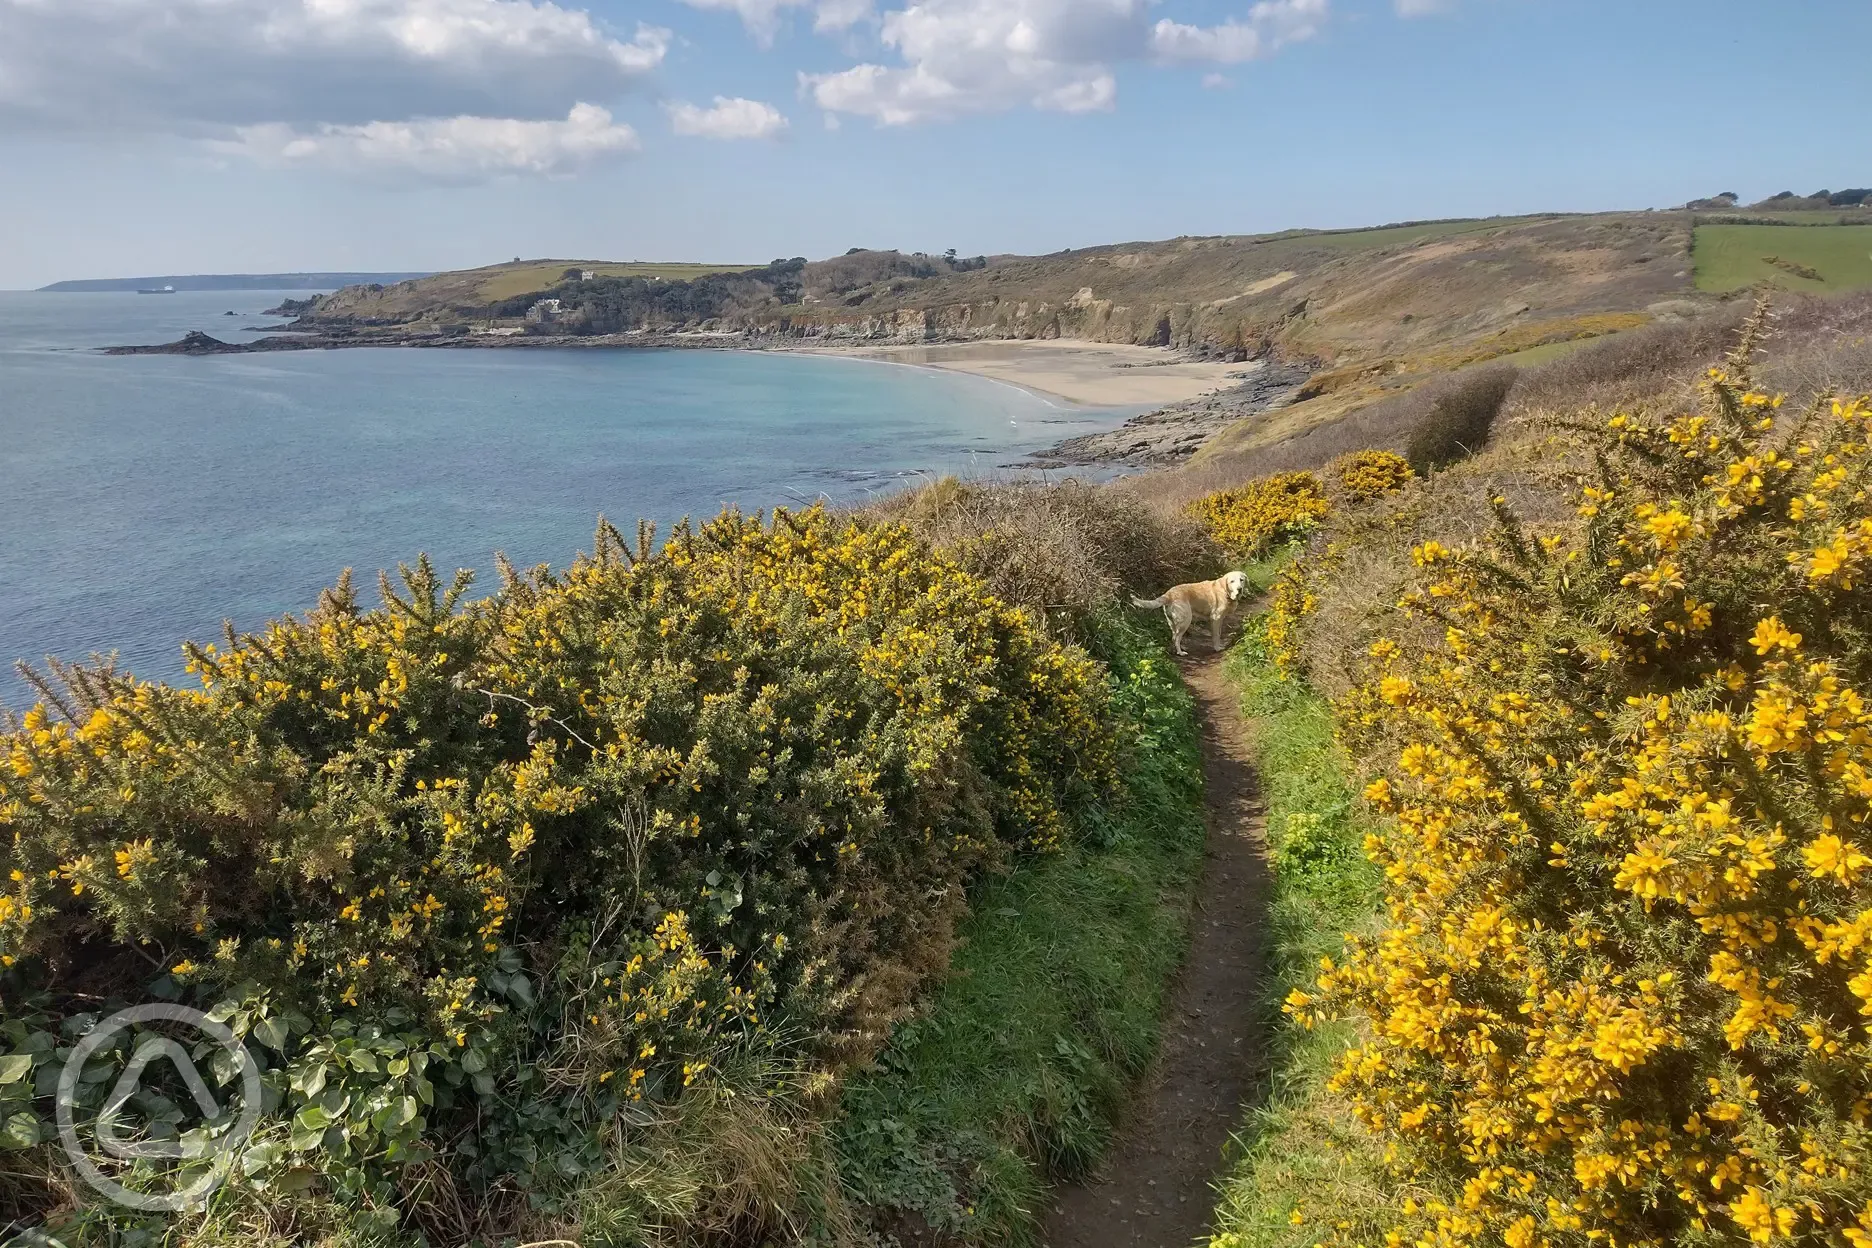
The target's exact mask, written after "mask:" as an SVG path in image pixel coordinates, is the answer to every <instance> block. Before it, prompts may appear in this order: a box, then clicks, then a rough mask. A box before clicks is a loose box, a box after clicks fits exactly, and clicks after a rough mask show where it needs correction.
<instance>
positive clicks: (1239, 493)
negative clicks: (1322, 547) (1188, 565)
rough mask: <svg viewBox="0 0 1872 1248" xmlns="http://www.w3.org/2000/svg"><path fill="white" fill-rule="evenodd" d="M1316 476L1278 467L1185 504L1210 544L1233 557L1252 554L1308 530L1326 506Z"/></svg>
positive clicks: (1323, 513) (1309, 530) (1321, 514)
mask: <svg viewBox="0 0 1872 1248" xmlns="http://www.w3.org/2000/svg"><path fill="white" fill-rule="evenodd" d="M1330 509H1331V508H1330V506H1329V504H1328V503H1327V501H1326V494H1325V492H1324V491H1323V490H1322V489H1321V488H1320V483H1319V478H1317V477H1315V476H1314V475H1313V474H1312V473H1310V472H1282V473H1276V474H1275V475H1274V476H1271V477H1262V478H1261V479H1260V480H1257V481H1250V482H1249V483H1248V484H1247V485H1244V486H1242V487H1240V488H1239V489H1234V490H1220V491H1217V492H1216V493H1214V494H1209V495H1206V496H1204V497H1202V498H1199V499H1197V500H1196V501H1195V502H1194V503H1192V504H1190V512H1191V514H1193V515H1194V516H1195V517H1196V518H1197V519H1198V520H1201V521H1202V522H1203V524H1205V525H1206V526H1208V529H1209V533H1210V536H1212V537H1213V538H1215V540H1216V543H1217V544H1218V545H1219V546H1221V547H1222V548H1223V549H1224V550H1226V551H1228V552H1229V553H1230V554H1231V555H1234V556H1236V557H1237V558H1244V559H1245V558H1253V557H1254V556H1256V555H1258V554H1260V553H1261V552H1262V551H1264V550H1266V549H1267V548H1268V547H1269V546H1270V545H1272V544H1274V543H1275V542H1277V541H1282V540H1285V539H1288V538H1295V537H1300V536H1303V535H1304V534H1306V533H1309V532H1311V531H1312V530H1313V529H1314V528H1315V527H1316V526H1317V525H1318V524H1319V522H1320V521H1321V520H1324V519H1325V518H1326V513H1327V512H1328V511H1329V510H1330Z"/></svg>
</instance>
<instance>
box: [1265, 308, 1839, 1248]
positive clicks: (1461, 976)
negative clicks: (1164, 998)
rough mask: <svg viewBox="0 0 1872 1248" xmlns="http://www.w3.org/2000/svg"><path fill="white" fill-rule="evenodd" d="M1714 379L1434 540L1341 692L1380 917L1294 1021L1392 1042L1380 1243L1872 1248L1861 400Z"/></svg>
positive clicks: (1600, 431) (1373, 1103)
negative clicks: (1544, 496) (1385, 1222)
mask: <svg viewBox="0 0 1872 1248" xmlns="http://www.w3.org/2000/svg"><path fill="white" fill-rule="evenodd" d="M1704 394H1705V401H1704V403H1703V404H1702V405H1701V408H1700V410H1696V411H1692V412H1689V413H1687V414H1684V415H1680V416H1677V417H1675V418H1673V419H1670V420H1667V421H1663V422H1661V423H1659V422H1653V421H1651V420H1648V419H1645V418H1642V417H1640V416H1634V415H1620V416H1618V417H1616V418H1614V419H1613V420H1611V421H1610V423H1609V425H1596V426H1593V427H1591V428H1588V429H1582V430H1580V431H1579V432H1580V436H1583V437H1586V438H1589V439H1590V440H1591V449H1592V451H1593V452H1594V454H1595V455H1596V458H1597V462H1598V467H1597V470H1596V471H1595V473H1594V474H1593V476H1592V477H1591V478H1590V479H1589V480H1585V481H1582V482H1581V483H1580V490H1579V503H1578V515H1577V517H1576V518H1575V520H1574V521H1573V522H1572V523H1570V524H1565V525H1561V526H1557V527H1556V528H1555V529H1554V530H1553V531H1550V532H1546V533H1533V532H1529V531H1526V530H1525V529H1523V527H1522V526H1521V525H1520V524H1519V523H1518V522H1517V521H1516V520H1515V518H1514V517H1513V516H1512V515H1511V514H1510V513H1509V512H1508V511H1507V509H1506V507H1505V506H1504V507H1502V508H1501V515H1500V525H1499V528H1498V531H1497V532H1496V533H1495V535H1494V536H1493V537H1492V538H1490V539H1489V540H1487V541H1485V542H1483V543H1481V544H1480V545H1479V546H1477V547H1475V548H1471V549H1464V550H1461V551H1451V550H1448V549H1445V548H1444V547H1443V546H1442V545H1440V544H1439V543H1436V542H1425V543H1422V544H1421V545H1419V546H1418V547H1417V548H1416V549H1415V551H1414V552H1413V554H1414V558H1415V560H1416V563H1417V565H1418V567H1419V569H1420V571H1419V575H1418V579H1417V584H1416V586H1415V588H1414V589H1413V590H1412V592H1410V593H1409V594H1408V596H1407V597H1406V598H1405V599H1404V601H1403V603H1402V604H1401V608H1402V610H1401V613H1400V615H1399V616H1398V618H1397V620H1396V622H1395V627H1394V628H1392V629H1391V630H1390V631H1389V634H1388V635H1387V636H1385V637H1383V638H1381V639H1380V640H1379V641H1378V642H1377V643H1376V644H1374V645H1373V646H1372V647H1371V653H1370V656H1369V666H1368V669H1367V671H1366V672H1365V674H1364V679H1363V680H1362V682H1361V683H1360V684H1359V685H1358V686H1357V687H1356V688H1355V689H1353V690H1352V692H1351V693H1350V694H1348V695H1347V696H1346V697H1345V698H1343V699H1342V700H1341V702H1340V705H1339V707H1338V713H1339V719H1340V727H1341V733H1342V736H1343V739H1344V740H1345V741H1346V742H1347V744H1348V745H1349V746H1350V747H1351V748H1352V750H1353V751H1354V753H1355V754H1356V755H1358V756H1360V757H1362V758H1363V759H1364V760H1365V761H1366V762H1367V763H1368V764H1369V765H1371V766H1372V767H1373V768H1374V769H1375V770H1376V772H1377V774H1376V775H1375V777H1374V778H1372V779H1371V782H1370V784H1369V787H1367V788H1366V790H1365V795H1366V797H1367V798H1368V799H1369V801H1370V802H1371V804H1372V806H1373V807H1374V808H1375V809H1376V810H1378V811H1380V812H1382V813H1383V814H1384V815H1385V818H1384V819H1383V820H1382V827H1381V830H1380V831H1379V832H1377V833H1376V834H1375V835H1374V836H1373V837H1372V838H1371V840H1370V841H1369V842H1368V852H1369V853H1370V854H1371V855H1372V857H1373V858H1374V860H1375V861H1376V862H1377V863H1378V864H1379V865H1380V866H1381V867H1382V868H1383V869H1384V872H1385V878H1386V889H1387V914H1388V922H1387V925H1386V927H1385V929H1384V930H1383V932H1382V933H1381V934H1380V935H1378V936H1377V937H1374V938H1370V939H1360V940H1355V941H1353V942H1352V944H1351V946H1350V948H1349V951H1348V953H1347V955H1346V956H1345V957H1344V958H1343V959H1341V960H1338V961H1335V962H1332V963H1329V964H1328V965H1327V967H1326V969H1325V972H1324V973H1323V974H1322V975H1321V977H1320V979H1319V981H1318V984H1317V986H1315V987H1313V988H1311V989H1310V990H1296V991H1295V992H1294V993H1293V995H1292V996H1291V997H1290V998H1289V1001H1288V1004H1287V1009H1288V1010H1289V1011H1290V1012H1291V1013H1292V1014H1293V1015H1294V1016H1295V1017H1296V1018H1298V1019H1300V1020H1302V1021H1305V1022H1312V1021H1317V1020H1322V1019H1326V1018H1332V1017H1344V1016H1352V1017H1355V1018H1358V1019H1360V1020H1362V1021H1363V1024H1364V1026H1365V1027H1366V1028H1367V1029H1368V1035H1367V1038H1366V1039H1365V1040H1364V1041H1363V1042H1362V1043H1361V1044H1359V1045H1358V1046H1357V1047H1356V1048H1354V1049H1352V1050H1351V1051H1350V1052H1349V1053H1348V1054H1347V1055H1346V1056H1345V1058H1344V1060H1343V1062H1342V1063H1341V1065H1340V1068H1339V1070H1338V1073H1337V1076H1336V1081H1335V1086H1336V1087H1337V1088H1338V1089H1339V1090H1340V1091H1341V1092H1343V1093H1344V1094H1346V1095H1348V1096H1349V1097H1350V1098H1351V1099H1352V1101H1353V1103H1354V1105H1355V1106H1356V1108H1357V1111H1358V1113H1359V1115H1360V1116H1361V1118H1363V1119H1364V1121H1365V1122H1366V1123H1367V1124H1369V1125H1370V1126H1371V1127H1373V1128H1375V1129H1377V1130H1378V1131H1380V1132H1381V1133H1383V1134H1384V1135H1385V1137H1386V1138H1387V1140H1388V1142H1389V1147H1390V1153H1391V1159H1392V1164H1393V1165H1394V1167H1395V1169H1396V1170H1397V1172H1398V1175H1399V1177H1400V1179H1401V1181H1403V1182H1404V1183H1406V1184H1407V1185H1408V1186H1409V1188H1410V1189H1414V1190H1416V1191H1417V1192H1419V1193H1420V1196H1419V1197H1418V1198H1415V1199H1412V1200H1409V1201H1407V1202H1405V1203H1404V1204H1403V1205H1402V1206H1401V1207H1400V1208H1399V1209H1398V1211H1397V1220H1396V1227H1395V1229H1393V1230H1392V1231H1391V1232H1390V1233H1389V1234H1388V1235H1387V1236H1386V1242H1387V1243H1389V1244H1401V1243H1406V1242H1413V1243H1418V1244H1437V1245H1444V1244H1449V1245H1460V1244H1482V1243H1494V1242H1497V1241H1500V1242H1503V1243H1506V1244H1508V1245H1509V1246H1510V1248H1529V1246H1530V1245H1535V1244H1543V1245H1545V1244H1556V1245H1559V1244H1566V1245H1586V1244H1590V1243H1606V1244H1612V1243H1617V1244H1657V1245H1664V1244H1695V1243H1738V1242H1750V1241H1753V1242H1756V1243H1771V1242H1780V1241H1784V1240H1785V1241H1789V1242H1794V1243H1800V1244H1810V1245H1815V1246H1816V1248H1817V1246H1818V1245H1822V1244H1826V1245H1843V1244H1851V1245H1853V1246H1854V1248H1865V1246H1866V1245H1868V1244H1872V1125H1869V1124H1872V1037H1869V1034H1868V1026H1869V1025H1872V778H1869V777H1872V709H1868V707H1867V705H1866V702H1865V699H1864V695H1863V693H1862V692H1861V691H1862V690H1863V689H1864V688H1865V687H1866V685H1867V682H1868V681H1869V680H1872V600H1869V599H1868V598H1867V597H1866V595H1865V577H1866V576H1867V575H1868V573H1869V572H1872V562H1869V561H1872V495H1868V492H1867V478H1868V471H1869V470H1872V453H1869V452H1868V427H1869V426H1872V402H1869V401H1867V400H1863V399H1862V400H1858V401H1852V402H1848V401H1838V400H1833V401H1822V402H1821V403H1819V404H1817V405H1816V406H1815V407H1814V408H1813V409H1812V410H1809V411H1805V412H1803V413H1801V414H1799V415H1796V416H1794V417H1792V418H1790V417H1789V416H1788V415H1787V413H1786V412H1784V411H1783V409H1782V405H1781V403H1780V401H1779V400H1777V399H1775V398H1772V397H1770V396H1768V395H1766V394H1763V393H1760V392H1758V391H1757V390H1755V389H1754V388H1753V387H1752V385H1751V383H1750V371H1749V364H1748V348H1747V346H1746V345H1745V347H1744V348H1743V350H1742V351H1740V352H1738V354H1737V355H1736V356H1734V357H1732V359H1731V360H1730V362H1729V364H1728V366H1727V367H1726V368H1724V369H1719V370H1713V371H1712V372H1711V373H1710V374H1709V376H1708V378H1707V380H1706V384H1705V387H1704ZM1305 592H1306V591H1305V589H1304V586H1298V587H1296V588H1295V589H1294V590H1292V591H1290V595H1289V596H1290V598H1291V602H1290V604H1289V611H1290V616H1291V617H1292V618H1301V617H1303V615H1304V607H1305ZM1331 1238H1334V1239H1337V1238H1342V1236H1338V1235H1335V1236H1332V1237H1331Z"/></svg>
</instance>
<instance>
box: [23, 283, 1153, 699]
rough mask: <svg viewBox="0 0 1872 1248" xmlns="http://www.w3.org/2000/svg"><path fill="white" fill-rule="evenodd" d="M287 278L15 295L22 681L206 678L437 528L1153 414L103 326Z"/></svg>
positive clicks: (886, 380)
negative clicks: (239, 347)
mask: <svg viewBox="0 0 1872 1248" xmlns="http://www.w3.org/2000/svg"><path fill="white" fill-rule="evenodd" d="M289 293H290V294H291V296H292V297H301V298H302V297H304V295H305V292H252V291H243V292H237V293H225V292H223V293H217V292H182V293H178V294H171V295H133V294H38V293H34V294H25V293H0V706H11V707H13V708H14V709H19V708H21V707H23V706H24V705H26V704H27V703H28V701H29V697H30V695H29V689H28V686H27V685H26V683H25V682H24V681H23V680H22V679H21V678H20V677H19V676H17V675H16V674H15V673H14V672H13V663H14V661H15V660H26V661H28V662H32V663H40V662H41V661H42V660H43V658H44V656H47V655H53V656H57V657H60V658H63V659H67V660H82V659H85V658H87V657H88V656H90V655H92V654H108V653H115V654H116V655H117V656H118V661H119V664H120V666H122V667H124V668H126V669H128V670H130V671H132V672H135V673H136V674H138V675H140V676H144V677H146V678H150V679H157V680H168V681H175V680H178V679H182V678H183V670H182V664H183V660H182V656H181V642H182V640H183V639H184V638H189V639H194V640H197V641H213V640H216V639H218V638H219V637H220V635H221V631H222V627H223V621H232V622H233V624H234V625H235V626H236V627H237V628H239V629H252V628H256V627H258V626H259V625H261V624H263V623H264V622H265V621H267V620H268V619H272V618H276V617H278V616H281V615H283V614H287V613H296V612H302V611H304V610H307V609H309V608H310V607H311V606H312V605H313V603H314V602H315V601H316V600H317V597H318V592H319V590H320V589H322V588H324V587H325V586H328V585H330V584H332V583H333V581H334V580H335V579H336V578H337V576H338V574H339V573H340V572H341V571H342V570H343V569H346V568H351V569H354V570H355V574H356V578H357V580H358V583H359V584H360V585H362V586H371V587H374V585H375V583H376V574H377V572H378V570H379V569H394V568H395V567H396V566H397V565H398V563H399V562H405V561H409V560H413V559H414V558H415V557H416V556H417V555H418V554H419V553H426V554H427V555H428V556H429V557H430V559H431V560H432V561H433V562H434V563H435V564H436V566H437V567H438V568H440V569H442V570H443V571H444V573H445V574H446V573H449V572H452V571H454V570H455V569H457V568H474V569H478V570H480V572H481V573H482V577H481V579H480V581H479V582H478V584H479V585H481V586H484V587H488V588H491V587H492V584H493V582H494V576H493V573H492V568H493V562H494V555H495V552H497V551H498V552H502V553H504V554H505V555H506V556H507V557H508V558H509V559H510V560H512V561H513V562H514V563H515V564H516V565H518V566H520V567H531V566H533V565H536V564H540V563H547V564H552V565H554V566H564V565H566V564H568V563H570V562H571V561H572V559H573V558H574V556H575V555H576V553H577V552H579V551H580V550H589V549H590V546H591V537H592V533H593V530H594V528H595V525H596V522H597V519H598V517H599V516H600V515H601V514H602V515H604V516H605V517H607V518H609V519H610V520H611V521H612V522H613V523H615V524H617V525H618V527H619V528H621V529H623V530H624V531H625V532H627V533H631V532H634V531H635V528H636V524H637V521H638V520H639V519H640V518H642V519H649V520H652V521H654V522H656V523H657V524H658V525H659V526H661V527H662V529H663V531H667V529H668V527H669V525H670V524H671V523H673V522H674V521H676V520H678V519H680V518H683V517H694V518H696V519H698V520H699V519H702V518H705V517H708V516H712V515H714V514H715V513H716V512H718V511H719V510H720V509H721V508H722V507H724V506H727V505H735V506H739V507H741V508H743V509H746V510H758V509H767V508H771V507H774V506H776V505H785V506H792V507H800V506H805V505H808V504H810V503H812V502H813V501H815V500H818V499H827V500H830V501H832V502H835V503H851V502H862V501H864V500H866V499H868V498H873V497H877V496H879V495H880V494H883V493H885V492H888V491H892V490H896V489H901V488H904V487H905V486H906V485H907V484H914V483H915V482H918V481H924V480H929V479H933V478H935V477H937V476H940V475H942V474H947V473H954V474H957V475H960V476H963V477H965V478H967V477H975V478H986V477H994V476H1002V475H1009V474H1010V473H1018V472H1020V471H1021V470H1019V469H1013V468H1009V467H1008V465H1010V464H1014V463H1016V462H1017V461H1019V460H1020V459H1021V457H1022V456H1024V455H1025V454H1027V453H1029V452H1032V451H1035V450H1039V449H1041V448H1043V447H1046V446H1049V445H1051V444H1052V443H1054V442H1056V441H1058V440H1059V439H1061V438H1064V437H1070V436H1073V435H1075V434H1079V433H1087V432H1091V431H1093V430H1096V429H1101V428H1108V427H1111V426H1113V425H1116V424H1118V423H1120V422H1121V421H1122V420H1123V419H1124V418H1125V417H1127V416H1129V415H1130V414H1132V413H1131V412H1130V411H1127V410H1115V409H1114V410H1106V409H1088V408H1083V407H1075V406H1072V405H1068V404H1064V403H1055V402H1052V401H1049V400H1047V399H1045V398H1042V397H1040V396H1038V395H1035V394H1032V393H1029V392H1027V391H1025V390H1021V389H1018V388H1016V387H1012V386H1008V385H1005V384H1002V383H999V382H994V381H989V380H985V379H981V378H974V377H967V376H963V375H960V374H956V373H948V372H940V371H936V370H932V369H923V368H912V367H905V366H899V365H892V364H883V363H878V362H873V361H862V360H846V359H839V358H833V357H827V356H819V355H800V354H782V353H773V352H739V351H722V350H636V349H625V350H604V349H577V348H574V349H565V350H553V349H532V348H526V349H513V350H423V349H377V348H370V349H356V350H348V351H303V352H289V353H280V354H268V355H232V356H208V357H199V358H196V357H178V356H131V357H113V356H106V355H104V354H102V353H100V351H99V350H98V349H99V348H101V347H107V346H115V345H121V344H127V343H161V342H170V341H173V340H175V339H177V338H179V337H181V336H182V334H183V333H184V332H186V331H188V330H191V329H200V330H203V331H205V332H208V333H210V334H213V335H214V336H215V337H218V338H221V339H223V340H225V341H230V342H232V341H245V340H250V339H252V338H254V337H258V336H260V333H261V331H262V329H263V328H264V327H265V326H268V325H277V324H279V323H280V322H279V321H278V320H277V319H276V318H269V317H267V316H265V315H264V314H263V313H264V310H265V309H266V308H269V307H273V306H275V305H276V304H277V303H278V302H279V301H280V299H281V298H284V297H286V296H287V295H288V294H289ZM228 312H233V313H234V315H233V316H227V315H225V314H226V313H228ZM367 598H369V599H371V600H373V601H374V599H375V591H374V588H373V589H371V590H370V592H369V593H368V594H367Z"/></svg>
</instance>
